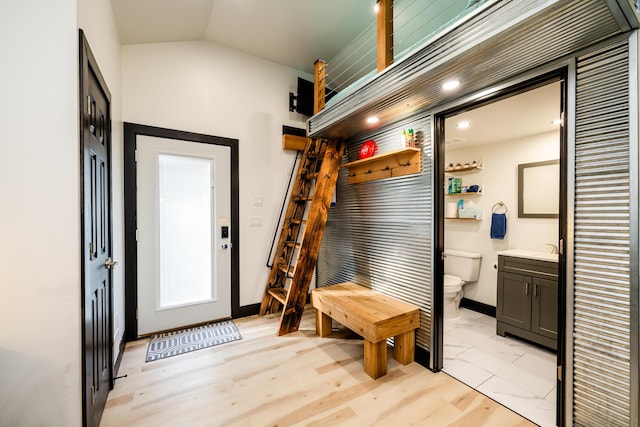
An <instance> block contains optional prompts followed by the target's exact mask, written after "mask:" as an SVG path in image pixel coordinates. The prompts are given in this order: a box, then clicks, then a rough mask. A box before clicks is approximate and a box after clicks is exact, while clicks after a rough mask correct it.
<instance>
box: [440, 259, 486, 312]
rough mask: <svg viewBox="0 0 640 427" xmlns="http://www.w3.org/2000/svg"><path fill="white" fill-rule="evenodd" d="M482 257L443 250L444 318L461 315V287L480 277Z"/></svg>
mask: <svg viewBox="0 0 640 427" xmlns="http://www.w3.org/2000/svg"><path fill="white" fill-rule="evenodd" d="M481 259H482V255H481V254H479V253H476V252H467V251H459V250H454V249H445V251H444V317H445V318H449V319H451V318H456V317H459V316H461V315H462V310H460V300H462V296H463V292H462V286H463V285H464V284H465V283H467V282H475V281H477V280H478V276H479V275H480V260H481Z"/></svg>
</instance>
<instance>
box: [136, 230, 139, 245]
mask: <svg viewBox="0 0 640 427" xmlns="http://www.w3.org/2000/svg"><path fill="white" fill-rule="evenodd" d="M139 236H140V234H139V233H138V229H136V242H137V241H138V237H139Z"/></svg>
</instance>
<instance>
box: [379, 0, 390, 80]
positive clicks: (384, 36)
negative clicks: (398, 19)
mask: <svg viewBox="0 0 640 427" xmlns="http://www.w3.org/2000/svg"><path fill="white" fill-rule="evenodd" d="M378 7H379V9H378V72H380V71H382V70H384V69H385V68H387V67H388V66H389V65H391V64H392V63H393V0H378Z"/></svg>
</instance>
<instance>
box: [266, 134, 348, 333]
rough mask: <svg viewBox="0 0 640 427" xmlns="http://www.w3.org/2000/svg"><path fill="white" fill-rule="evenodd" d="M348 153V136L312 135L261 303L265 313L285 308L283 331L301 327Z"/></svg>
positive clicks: (291, 330)
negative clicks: (337, 186)
mask: <svg viewBox="0 0 640 427" xmlns="http://www.w3.org/2000/svg"><path fill="white" fill-rule="evenodd" d="M343 154H344V143H343V142H342V141H337V140H325V139H315V138H309V139H307V145H306V147H305V150H304V153H303V154H302V160H301V161H300V165H299V166H298V172H297V175H296V179H295V183H294V185H293V189H292V191H291V197H290V198H289V205H288V207H287V212H286V214H285V218H284V223H283V225H282V230H281V231H280V238H279V239H278V246H277V249H276V255H275V258H274V260H273V266H272V268H271V274H270V275H269V279H268V281H267V286H266V289H265V293H264V296H263V298H262V304H261V305H260V315H261V316H263V315H265V314H268V313H274V312H276V311H277V310H278V309H279V308H280V306H282V307H283V309H282V315H281V317H280V328H279V330H278V335H285V334H288V333H290V332H295V331H297V330H298V327H299V326H300V319H301V318H302V313H303V311H304V306H305V303H306V301H307V294H308V293H309V286H310V285H311V278H312V277H313V273H314V269H315V266H316V262H317V260H318V253H319V251H320V244H321V243H322V235H323V233H324V227H325V224H326V223H327V217H328V210H329V207H330V205H331V198H332V197H333V192H334V190H335V186H336V181H337V179H338V171H339V170H340V162H341V160H342V155H343Z"/></svg>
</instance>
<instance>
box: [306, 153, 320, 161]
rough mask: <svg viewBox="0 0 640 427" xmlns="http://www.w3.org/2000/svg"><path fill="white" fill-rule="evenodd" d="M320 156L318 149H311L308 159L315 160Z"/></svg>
mask: <svg viewBox="0 0 640 427" xmlns="http://www.w3.org/2000/svg"><path fill="white" fill-rule="evenodd" d="M318 157H320V153H319V152H317V151H310V152H308V153H307V159H311V160H315V159H317V158H318Z"/></svg>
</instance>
